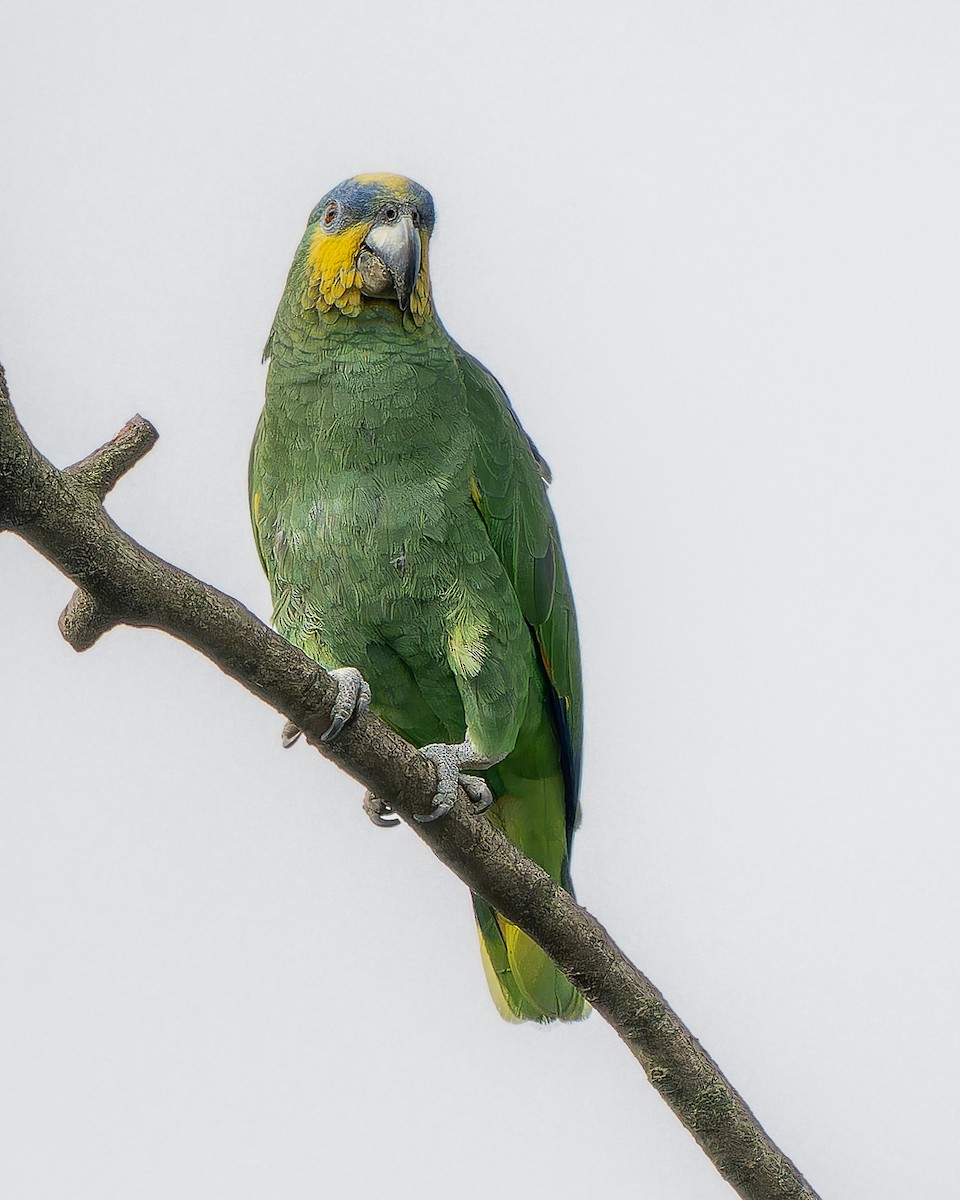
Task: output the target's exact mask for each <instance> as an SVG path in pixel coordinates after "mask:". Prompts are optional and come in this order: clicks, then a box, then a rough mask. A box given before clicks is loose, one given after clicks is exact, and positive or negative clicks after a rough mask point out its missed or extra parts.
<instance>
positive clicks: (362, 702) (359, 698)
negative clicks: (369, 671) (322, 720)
mask: <svg viewBox="0 0 960 1200" xmlns="http://www.w3.org/2000/svg"><path fill="white" fill-rule="evenodd" d="M330 674H331V675H332V676H333V678H334V679H335V680H336V681H337V698H336V700H334V702H333V711H332V716H333V719H332V720H331V722H330V728H329V729H328V730H327V732H326V733H325V734H323V735H322V736H321V738H320V740H321V742H332V741H333V739H334V738H335V737H336V736H337V734H339V733H340V731H341V730H342V729H343V727H344V725H346V723H347V722H348V721H349V720H351V719H352V718H353V717H356V716H358V715H359V714H360V713H365V712H366V711H367V709H368V708H369V707H370V684H369V683H367V681H366V680H365V679H364V677H363V676H362V675H361V674H360V672H359V671H358V670H357V668H356V667H338V668H337V669H336V670H335V671H331V672H330Z"/></svg>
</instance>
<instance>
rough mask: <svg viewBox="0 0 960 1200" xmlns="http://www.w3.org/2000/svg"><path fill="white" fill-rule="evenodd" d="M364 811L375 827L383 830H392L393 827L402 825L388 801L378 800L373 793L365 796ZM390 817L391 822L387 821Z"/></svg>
mask: <svg viewBox="0 0 960 1200" xmlns="http://www.w3.org/2000/svg"><path fill="white" fill-rule="evenodd" d="M363 811H364V812H365V813H366V814H367V816H368V817H369V818H370V820H371V821H372V822H373V823H374V825H379V826H380V828H381V829H390V828H391V826H393V825H399V824H400V820H399V818H398V817H395V816H394V815H393V809H392V808H391V807H390V805H389V804H388V803H387V802H386V800H378V799H377V797H376V796H375V795H374V794H373V792H367V794H366V795H365V796H364V798H363ZM388 817H389V818H390V820H387V818H388Z"/></svg>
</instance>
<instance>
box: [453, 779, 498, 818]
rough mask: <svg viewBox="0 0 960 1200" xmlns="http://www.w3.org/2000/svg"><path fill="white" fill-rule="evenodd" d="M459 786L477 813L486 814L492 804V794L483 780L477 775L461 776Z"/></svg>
mask: <svg viewBox="0 0 960 1200" xmlns="http://www.w3.org/2000/svg"><path fill="white" fill-rule="evenodd" d="M460 786H461V787H462V788H463V790H464V791H465V792H466V793H467V795H468V796H469V797H470V801H471V803H472V804H473V806H474V807H475V808H476V810H477V812H478V813H483V812H486V811H487V809H488V808H489V807H490V805H491V804H492V803H493V792H491V791H490V788H489V787H488V785H487V781H486V780H485V779H481V778H480V776H479V775H461V776H460Z"/></svg>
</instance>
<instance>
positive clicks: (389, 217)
mask: <svg viewBox="0 0 960 1200" xmlns="http://www.w3.org/2000/svg"><path fill="white" fill-rule="evenodd" d="M398 215H399V214H398V213H397V208H396V205H394V204H388V205H387V207H386V208H385V209H384V210H383V213H382V216H383V219H384V220H385V221H395V220H396V219H397V216H398Z"/></svg>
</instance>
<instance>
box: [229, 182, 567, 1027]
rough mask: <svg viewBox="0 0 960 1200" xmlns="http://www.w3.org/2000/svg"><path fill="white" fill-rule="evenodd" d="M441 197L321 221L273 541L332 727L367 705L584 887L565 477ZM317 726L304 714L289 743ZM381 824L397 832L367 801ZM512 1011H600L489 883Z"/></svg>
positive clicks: (358, 186)
mask: <svg viewBox="0 0 960 1200" xmlns="http://www.w3.org/2000/svg"><path fill="white" fill-rule="evenodd" d="M434 224H435V209H434V203H433V199H432V197H431V195H430V193H429V192H428V191H426V189H425V188H423V187H422V186H421V185H420V184H418V183H415V182H414V181H413V180H411V179H408V178H406V177H405V176H402V175H393V174H369V175H357V176H355V177H353V178H352V179H348V180H345V181H344V182H343V183H340V184H338V185H337V186H336V187H335V188H333V189H332V190H331V191H329V192H328V193H327V194H326V195H325V196H324V197H323V198H322V199H321V200H320V202H319V203H318V204H317V205H316V207H315V208H314V209H313V211H312V212H311V213H310V217H309V220H308V222H307V228H306V232H305V233H304V235H303V238H302V240H301V242H300V245H299V247H298V249H297V251H296V254H295V256H294V260H293V265H292V266H291V268H290V272H289V275H288V278H287V282H286V287H285V289H284V291H283V294H282V297H281V299H280V304H279V307H278V309H277V313H276V317H275V319H274V322H273V326H272V328H271V331H270V335H269V338H268V340H267V344H266V347H265V350H264V359H265V360H269V366H268V370H267V380H266V389H265V391H266V397H265V404H264V408H263V412H262V414H261V416H260V420H259V423H258V425H257V429H256V434H255V437H254V442H253V446H252V450H251V456H250V473H249V486H250V510H251V518H252V523H253V530H254V537H255V541H256V545H257V550H258V553H259V557H260V560H261V563H262V565H263V568H264V570H265V572H266V575H267V578H268V581H269V585H270V591H271V597H272V602H273V615H272V623H273V626H274V628H275V629H276V630H277V632H278V633H280V634H282V635H283V636H284V637H286V638H287V639H288V640H289V641H291V642H293V643H294V645H296V646H298V647H299V648H300V649H301V650H302V651H304V653H306V654H307V655H308V656H309V657H310V658H311V659H313V660H314V661H316V662H317V663H319V664H320V665H321V666H323V667H324V668H325V669H327V670H328V671H330V673H331V674H332V675H333V677H334V678H335V680H336V683H337V699H336V703H335V705H334V709H333V720H332V723H331V726H330V728H329V730H328V731H327V733H326V735H325V737H326V738H327V739H330V738H332V737H335V736H336V735H337V734H338V733H339V732H340V730H341V729H342V728H343V726H344V724H345V723H346V722H347V721H348V720H350V719H352V717H353V716H354V715H355V714H356V713H358V712H362V711H364V710H365V709H366V708H367V707H370V708H371V709H372V711H373V712H374V713H376V714H377V715H378V716H379V717H380V718H381V719H382V720H383V721H384V722H386V723H387V724H388V725H389V726H390V727H391V728H393V729H394V730H396V732H397V733H398V734H400V735H401V736H402V737H404V738H406V739H407V740H408V741H410V742H412V743H413V745H414V746H416V747H418V748H419V749H420V753H421V754H423V755H424V757H425V758H426V759H428V760H429V761H430V762H432V763H433V764H434V766H435V768H436V772H437V792H436V796H435V798H434V801H433V808H432V810H431V812H430V813H429V814H428V815H427V816H426V817H425V818H421V819H426V820H431V819H434V818H439V817H442V816H443V815H444V814H445V813H446V812H448V811H449V809H450V808H451V807H452V805H453V804H454V803H455V801H456V800H457V796H458V789H459V787H463V789H464V792H465V793H466V795H467V798H468V801H469V802H470V803H471V804H474V805H475V806H476V808H477V810H478V811H484V810H485V811H486V812H487V816H488V819H489V820H490V821H491V822H492V823H493V824H494V825H495V826H496V827H497V828H498V829H500V830H501V831H502V833H503V834H504V835H505V836H506V837H507V838H509V839H510V841H511V842H513V843H514V845H516V846H517V847H518V848H519V849H520V851H521V852H522V853H523V854H525V855H527V856H528V857H529V858H531V859H533V861H534V862H536V863H538V864H539V865H540V866H541V867H542V868H543V869H544V870H545V871H546V872H548V873H549V875H550V876H551V877H552V878H553V879H554V880H555V881H556V882H557V883H559V884H560V885H561V886H563V887H564V888H565V889H567V890H568V891H569V892H571V894H572V892H573V887H572V884H571V880H570V847H571V841H572V838H573V833H574V830H575V828H576V827H577V825H578V824H579V816H580V808H579V790H580V775H581V757H582V742H583V697H582V691H583V687H582V677H581V664H580V649H579V640H578V633H577V621H576V613H575V610H574V603H573V597H572V593H571V588H570V581H569V577H568V573H567V568H566V565H565V563H564V558H563V554H562V551H561V547H560V540H559V534H558V531H557V524H556V520H555V517H554V514H553V511H552V508H551V505H550V502H549V500H548V497H547V485H548V484H549V482H550V479H551V475H550V469H549V467H548V466H547V463H546V462H545V461H544V459H543V457H542V456H541V454H540V452H539V451H538V450H537V447H536V446H535V445H534V443H533V441H532V440H531V439H530V438H529V437H528V435H527V434H526V432H525V431H524V429H523V427H522V426H521V424H520V421H519V418H518V417H517V415H516V413H515V411H514V409H513V406H512V405H511V403H510V401H509V399H508V398H507V395H506V393H505V392H504V390H503V388H502V387H501V386H500V384H499V383H498V382H497V380H496V379H495V378H494V376H493V375H492V374H490V372H489V371H487V369H486V368H485V367H483V366H482V365H481V364H480V363H479V362H478V361H477V359H475V358H473V357H472V356H471V355H470V354H468V353H467V352H466V351H464V350H462V349H461V348H460V346H459V345H458V344H457V343H456V342H455V341H453V339H452V338H451V337H450V335H449V334H448V333H447V331H446V329H445V328H444V326H443V325H442V324H441V322H440V319H439V317H438V316H437V313H436V309H435V308H434V301H433V288H432V283H431V278H430V267H429V248H430V238H431V235H432V233H433V229H434ZM298 733H299V731H298V730H297V729H296V728H295V727H294V726H292V725H290V724H288V725H287V726H286V727H285V729H284V744H290V743H291V742H292V741H294V740H295V739H296V737H297V736H298ZM364 808H365V810H366V811H367V814H368V815H369V816H370V817H371V819H372V820H373V821H374V823H375V824H378V825H395V824H397V820H396V818H395V816H393V814H392V810H391V808H390V806H389V804H387V803H385V802H383V801H381V800H380V799H378V798H377V797H375V796H372V795H370V794H369V793H368V794H367V797H366V799H365V801H364ZM473 907H474V913H475V917H476V923H477V926H478V930H479V935H480V944H481V950H482V959H483V965H484V970H485V974H486V979H487V983H488V986H489V988H490V992H491V995H492V997H493V999H494V1002H495V1003H496V1005H497V1008H498V1010H499V1012H500V1014H501V1015H502V1016H503V1017H505V1018H506V1019H507V1020H509V1021H538V1022H542V1023H545V1022H550V1021H556V1020H559V1021H573V1020H577V1019H579V1018H581V1017H583V1016H585V1015H586V1014H587V1013H588V1012H589V1006H588V1005H587V1003H586V1001H585V1000H584V998H583V996H582V995H581V994H580V992H578V991H577V989H576V988H575V987H574V986H573V985H572V984H571V983H570V982H569V981H568V980H567V978H566V977H565V976H564V975H563V973H562V972H561V971H560V970H559V969H558V968H557V967H556V966H555V965H554V963H553V962H552V960H551V959H550V958H549V957H548V956H547V954H546V953H545V952H544V951H543V950H541V949H540V947H539V946H538V945H537V944H536V943H535V942H534V941H533V940H532V939H531V938H530V937H528V936H527V934H526V933H524V932H523V931H522V930H521V929H519V928H518V927H517V926H515V925H513V924H511V923H510V922H509V921H507V920H505V919H504V918H503V917H502V916H501V915H500V914H499V913H497V912H495V911H494V910H493V908H492V907H491V906H490V905H489V904H487V902H486V901H485V900H483V899H482V898H481V897H480V896H477V895H474V896H473Z"/></svg>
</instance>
